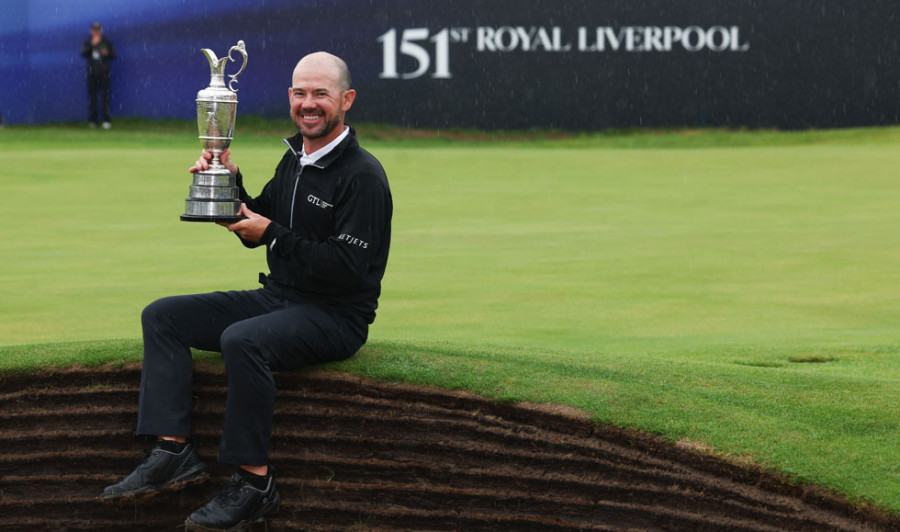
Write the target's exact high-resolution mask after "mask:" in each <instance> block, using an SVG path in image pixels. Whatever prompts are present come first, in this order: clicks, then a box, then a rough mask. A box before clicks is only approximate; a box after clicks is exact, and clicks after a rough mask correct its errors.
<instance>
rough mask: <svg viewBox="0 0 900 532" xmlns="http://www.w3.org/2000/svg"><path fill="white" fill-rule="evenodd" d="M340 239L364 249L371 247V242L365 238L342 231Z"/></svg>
mask: <svg viewBox="0 0 900 532" xmlns="http://www.w3.org/2000/svg"><path fill="white" fill-rule="evenodd" d="M338 240H343V241H344V242H346V243H348V244H351V245H354V246H359V247H361V248H363V249H369V243H368V242H366V241H364V240H360V239H358V238H356V237H355V236H353V235H348V234H347V233H341V234H340V235H339V236H338Z"/></svg>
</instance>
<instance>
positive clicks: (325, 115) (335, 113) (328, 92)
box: [290, 63, 355, 139]
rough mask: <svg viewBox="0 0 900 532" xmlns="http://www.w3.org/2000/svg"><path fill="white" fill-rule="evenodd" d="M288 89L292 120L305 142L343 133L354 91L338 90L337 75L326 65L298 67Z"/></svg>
mask: <svg viewBox="0 0 900 532" xmlns="http://www.w3.org/2000/svg"><path fill="white" fill-rule="evenodd" d="M292 85H293V86H292V87H291V89H290V103H291V119H292V120H293V121H294V123H295V124H297V127H298V128H300V133H301V134H302V135H303V137H304V138H308V139H317V138H321V137H328V136H330V135H331V134H334V133H335V130H336V129H337V128H341V130H343V126H344V113H346V112H347V110H348V109H350V105H351V104H352V103H353V96H354V95H355V92H354V91H353V90H341V87H340V85H339V84H338V79H337V74H336V72H335V71H334V69H333V68H327V65H322V64H321V63H318V64H315V63H314V64H310V65H301V66H299V67H298V68H297V69H296V70H295V71H294V76H293V79H292Z"/></svg>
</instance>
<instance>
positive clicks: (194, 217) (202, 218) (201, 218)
mask: <svg viewBox="0 0 900 532" xmlns="http://www.w3.org/2000/svg"><path fill="white" fill-rule="evenodd" d="M243 219H244V217H243V216H207V215H201V214H182V215H181V221H182V222H216V223H218V222H225V223H234V222H239V221H241V220H243Z"/></svg>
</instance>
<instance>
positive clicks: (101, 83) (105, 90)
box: [87, 72, 110, 124]
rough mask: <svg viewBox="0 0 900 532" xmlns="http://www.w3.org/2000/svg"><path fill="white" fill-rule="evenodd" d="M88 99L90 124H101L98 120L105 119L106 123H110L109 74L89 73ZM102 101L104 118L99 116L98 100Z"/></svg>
mask: <svg viewBox="0 0 900 532" xmlns="http://www.w3.org/2000/svg"><path fill="white" fill-rule="evenodd" d="M87 78H88V98H90V104H89V107H88V122H93V123H95V124H99V123H100V120H98V118H103V121H104V122H110V118H109V85H110V83H109V78H110V76H109V73H108V72H89V73H88V76H87ZM98 97H99V99H100V104H101V105H102V107H101V112H102V117H98V116H97V98H98Z"/></svg>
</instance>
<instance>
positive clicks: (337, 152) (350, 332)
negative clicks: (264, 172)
mask: <svg viewBox="0 0 900 532" xmlns="http://www.w3.org/2000/svg"><path fill="white" fill-rule="evenodd" d="M291 82H292V83H291V87H290V88H289V89H288V98H289V103H290V115H291V119H293V121H294V123H295V124H296V125H297V127H298V128H299V130H300V131H299V132H298V133H297V134H296V135H294V136H293V137H291V138H289V139H285V141H284V143H285V144H286V145H287V148H288V149H287V150H286V151H285V153H284V155H283V156H282V158H281V161H280V162H279V163H278V166H277V168H276V169H275V175H274V177H273V178H272V179H271V180H269V182H268V183H267V184H266V185H265V187H263V189H262V193H261V194H260V195H259V196H257V197H256V198H253V197H251V196H249V195H248V194H247V191H246V190H245V189H244V186H243V177H242V176H241V173H240V171H239V169H238V167H237V166H236V165H235V163H234V162H233V161H232V159H231V150H225V151H224V152H223V153H222V155H221V158H220V160H221V162H222V164H223V165H225V167H226V168H228V170H230V171H231V172H232V173H234V174H235V175H236V176H237V183H238V185H239V187H240V195H241V200H242V201H243V205H242V206H241V211H240V213H241V215H243V216H244V219H242V220H240V221H237V222H234V223H227V224H226V223H224V222H222V223H221V225H224V226H225V227H227V229H228V230H229V231H232V232H233V233H235V234H236V235H237V236H238V237H239V238H240V240H241V242H242V243H243V244H244V246H246V247H249V248H255V247H257V246H263V247H264V249H265V251H266V260H267V262H268V265H269V271H270V273H269V275H268V276H266V275H263V274H260V282H262V284H263V288H260V289H257V290H239V291H230V292H213V293H208V294H195V295H183V296H173V297H166V298H163V299H159V300H157V301H155V302H154V303H151V304H150V305H148V306H147V308H145V309H144V312H143V314H142V315H141V323H142V326H143V331H144V366H143V372H142V374H141V391H140V400H139V403H138V420H137V432H138V434H140V435H143V436H150V437H152V438H153V440H154V443H153V446H152V448H151V450H150V452H149V454H148V455H147V457H146V458H145V459H144V461H143V462H141V464H140V465H138V466H137V468H136V469H135V470H134V471H133V472H132V473H131V474H130V475H128V476H127V477H126V478H125V479H124V480H122V481H121V482H119V483H117V484H114V485H112V486H109V487H107V488H105V489H104V490H103V493H102V494H101V495H100V498H101V499H103V500H107V501H122V500H125V501H127V500H132V499H135V498H144V497H148V496H151V495H156V494H158V493H161V492H164V491H176V490H180V489H182V488H184V487H185V485H187V484H193V483H197V482H201V481H203V480H205V478H206V465H204V464H203V462H202V461H201V460H200V458H199V457H198V455H197V453H196V445H195V443H194V440H193V439H192V438H191V397H192V395H191V394H192V377H193V366H192V358H191V348H197V349H203V350H208V351H219V352H221V353H222V358H223V359H224V361H225V370H226V371H225V372H226V376H227V382H228V395H227V398H226V400H225V420H224V426H223V428H222V439H221V441H220V443H219V455H218V460H219V462H222V463H226V464H234V465H235V466H237V467H236V472H235V473H234V475H233V476H232V477H231V481H230V482H229V483H228V484H226V485H225V487H224V488H223V489H222V491H221V492H219V494H218V495H217V496H216V497H214V498H213V499H212V500H211V501H210V502H209V503H208V504H206V505H205V506H203V507H202V508H200V509H199V510H197V511H195V512H194V513H192V514H191V515H190V517H189V518H188V519H187V521H186V522H185V529H186V530H243V529H244V528H246V526H247V525H248V524H252V523H254V522H257V521H261V520H264V519H265V518H266V517H267V516H269V515H271V514H273V513H274V512H275V511H277V509H278V506H279V502H280V498H279V494H278V491H277V490H276V489H275V475H274V471H273V469H274V468H273V467H271V466H270V465H269V439H270V437H271V433H272V417H273V412H274V408H275V380H274V377H273V375H272V372H273V371H285V370H294V369H299V368H302V367H306V366H310V365H313V364H320V363H323V362H332V361H338V360H344V359H347V358H350V357H351V356H353V355H354V354H355V353H356V352H357V351H358V350H359V348H360V347H362V345H363V344H364V343H365V342H366V339H367V337H368V333H369V324H370V323H372V321H373V320H374V319H375V309H376V308H377V306H378V296H379V295H380V294H381V279H382V277H383V276H384V270H385V267H386V265H387V258H388V249H389V247H390V243H391V214H392V211H393V203H392V200H391V191H390V188H389V187H388V181H387V176H386V175H385V173H384V169H383V168H382V166H381V164H380V163H379V162H378V160H377V159H375V157H373V156H372V155H371V154H370V153H369V152H367V151H365V150H364V149H362V148H361V147H360V146H359V143H358V142H357V140H356V132H355V131H354V130H353V129H352V128H350V127H349V126H348V125H345V124H344V114H345V113H346V112H347V111H348V110H350V106H351V105H352V104H353V101H354V99H355V97H356V91H355V90H353V89H351V88H350V71H349V69H348V68H347V65H346V64H345V63H344V61H342V60H341V59H340V58H338V57H335V56H333V55H331V54H328V53H325V52H318V53H314V54H310V55H307V56H306V57H304V58H303V59H301V60H300V62H299V63H297V66H296V67H295V68H294V71H293V75H292V77H291ZM211 159H212V152H211V151H210V150H203V152H201V156H200V159H199V160H197V162H196V164H194V166H192V167H191V168H190V171H191V172H198V171H201V170H206V169H208V168H209V166H210V160H211Z"/></svg>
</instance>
